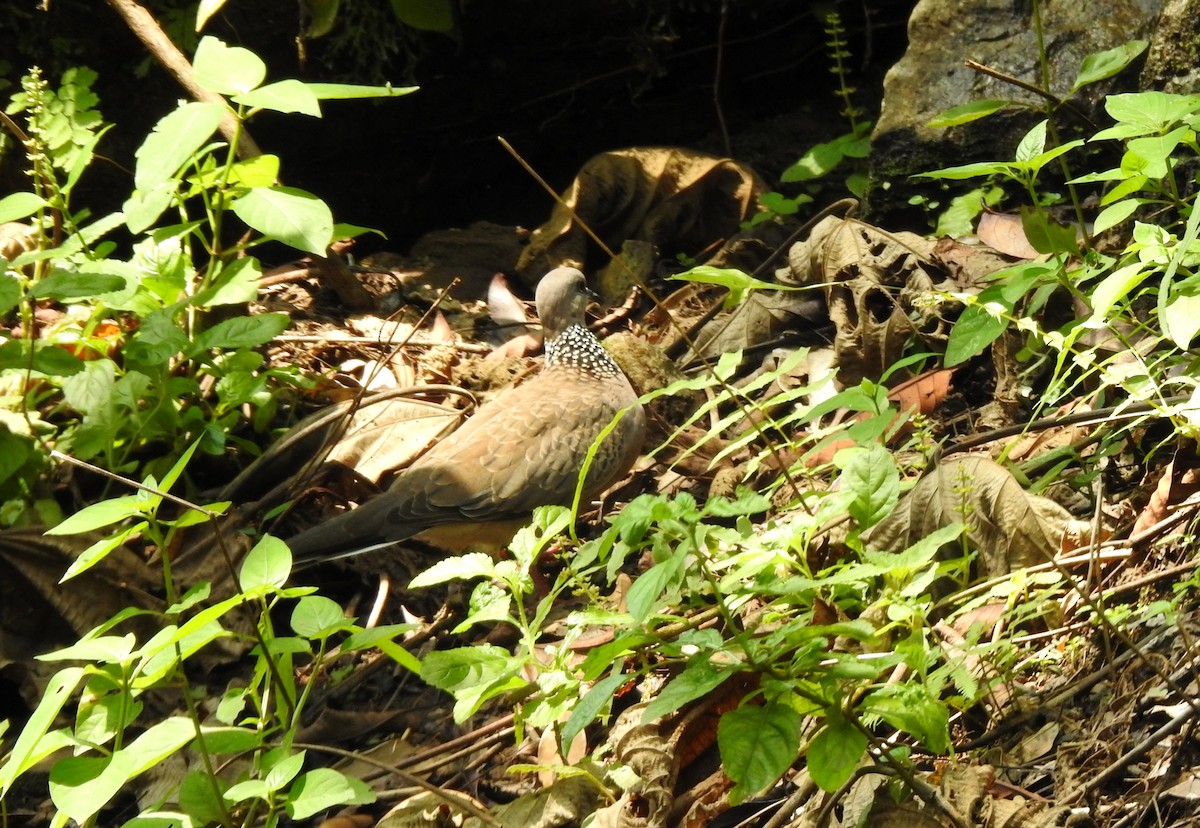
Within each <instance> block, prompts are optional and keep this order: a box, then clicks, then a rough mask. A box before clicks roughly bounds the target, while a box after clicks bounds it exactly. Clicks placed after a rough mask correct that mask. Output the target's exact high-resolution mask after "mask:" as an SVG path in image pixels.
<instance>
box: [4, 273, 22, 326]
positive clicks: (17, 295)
mask: <svg viewBox="0 0 1200 828" xmlns="http://www.w3.org/2000/svg"><path fill="white" fill-rule="evenodd" d="M20 303H21V283H20V282H19V281H17V277H16V276H13V275H12V274H11V273H0V316H3V315H4V314H6V313H8V312H9V311H10V310H12V309H13V308H15V307H16V306H17V305H19V304H20Z"/></svg>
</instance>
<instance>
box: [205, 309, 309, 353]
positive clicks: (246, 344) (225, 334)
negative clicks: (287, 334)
mask: <svg viewBox="0 0 1200 828" xmlns="http://www.w3.org/2000/svg"><path fill="white" fill-rule="evenodd" d="M289 324H291V319H289V318H288V315H287V314H286V313H264V314H262V315H261V316H235V317H233V318H232V319H226V320H224V321H223V322H218V323H217V324H215V325H213V326H212V327H211V328H209V329H208V330H207V331H205V332H204V333H202V334H200V335H199V336H198V337H196V341H195V342H194V343H192V347H191V348H190V349H189V352H190V353H191V354H193V355H196V354H202V353H204V352H206V351H209V350H213V349H218V350H223V351H236V350H237V349H239V348H257V347H258V346H259V345H265V344H267V343H268V342H270V341H271V340H272V339H274V338H275V337H277V336H279V334H281V333H283V332H284V330H286V329H287V326H288V325H289Z"/></svg>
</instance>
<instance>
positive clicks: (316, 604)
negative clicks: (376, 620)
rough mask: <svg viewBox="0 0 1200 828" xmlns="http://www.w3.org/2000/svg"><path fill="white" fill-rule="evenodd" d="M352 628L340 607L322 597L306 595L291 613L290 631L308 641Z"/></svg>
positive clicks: (350, 621)
mask: <svg viewBox="0 0 1200 828" xmlns="http://www.w3.org/2000/svg"><path fill="white" fill-rule="evenodd" d="M280 543H282V542H280ZM353 626H354V622H353V621H352V620H351V619H349V618H347V617H346V614H345V613H344V612H343V611H342V608H341V606H340V605H339V604H338V603H337V602H336V601H333V600H331V599H329V598H326V597H325V596H324V595H307V596H305V597H304V598H301V599H300V600H299V601H298V602H297V603H296V608H295V609H294V610H293V611H292V629H293V630H295V632H296V635H302V636H304V637H305V638H308V639H323V638H328V637H329V636H331V635H333V634H334V633H336V632H340V631H342V630H346V629H349V628H351V627H353Z"/></svg>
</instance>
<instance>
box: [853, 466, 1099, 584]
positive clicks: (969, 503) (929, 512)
mask: <svg viewBox="0 0 1200 828" xmlns="http://www.w3.org/2000/svg"><path fill="white" fill-rule="evenodd" d="M960 522H961V523H963V524H965V525H966V526H967V537H968V539H969V541H970V543H971V545H972V546H973V547H974V548H975V549H977V550H979V557H978V559H977V572H976V575H977V576H978V577H985V578H990V577H996V576H998V575H1004V574H1007V573H1009V572H1011V571H1012V570H1014V569H1019V568H1021V567H1026V566H1033V565H1035V564H1039V563H1044V562H1046V561H1047V560H1050V559H1051V558H1052V557H1053V556H1054V555H1056V554H1058V553H1059V552H1060V551H1061V550H1062V548H1063V541H1064V538H1065V537H1066V535H1067V534H1068V533H1069V532H1081V531H1082V532H1086V531H1087V527H1088V524H1087V522H1086V521H1077V520H1074V519H1073V518H1072V517H1071V515H1070V513H1069V512H1067V510H1066V509H1064V508H1063V507H1062V506H1059V505H1058V504H1057V503H1055V502H1054V501H1053V500H1050V499H1049V498H1045V497H1041V496H1039V495H1031V494H1029V493H1028V492H1026V491H1025V490H1024V489H1022V488H1021V485H1020V484H1019V483H1018V482H1017V480H1016V478H1014V477H1013V476H1012V474H1011V473H1010V472H1009V471H1008V470H1007V469H1005V468H1004V467H1003V466H1001V465H1000V464H998V463H996V462H995V461H993V460H991V459H989V458H987V457H983V456H981V455H968V456H965V457H952V458H949V459H947V460H943V461H942V462H941V463H939V464H938V465H937V466H936V467H935V468H934V469H933V470H932V471H930V472H929V473H928V474H926V475H925V476H924V477H923V478H921V480H920V481H918V482H917V485H916V486H914V487H913V488H912V489H911V490H910V491H909V492H908V493H907V494H906V495H905V496H904V497H903V498H902V499H901V500H900V502H899V503H898V504H897V506H896V508H895V509H894V510H893V511H892V513H891V514H890V515H889V516H888V517H886V518H884V520H883V521H881V522H880V523H878V524H877V525H875V526H873V527H872V528H871V529H870V530H869V531H868V532H867V533H866V535H865V540H867V542H868V543H869V544H871V546H873V547H874V548H877V549H885V550H889V551H893V552H900V551H903V550H904V549H907V548H908V547H910V546H911V545H912V544H914V543H915V542H917V541H918V540H920V539H921V538H924V537H926V536H927V535H929V534H930V533H932V532H934V531H936V530H938V529H941V528H943V527H945V526H949V525H950V524H952V523H960Z"/></svg>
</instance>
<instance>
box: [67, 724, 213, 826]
mask: <svg viewBox="0 0 1200 828" xmlns="http://www.w3.org/2000/svg"><path fill="white" fill-rule="evenodd" d="M195 735H196V730H195V725H194V724H193V723H192V722H191V720H190V719H187V718H185V717H182V716H178V717H174V718H170V719H165V720H163V721H161V722H158V723H157V724H154V725H152V726H151V727H150V728H149V729H148V730H146V731H145V732H144V733H142V734H141V735H139V736H138V737H137V738H136V739H134V740H133V741H132V742H131V743H129V744H128V745H127V746H126V747H124V748H122V749H121V750H118V751H116V752H115V753H113V754H112V756H107V757H90V756H88V757H71V758H68V759H63V760H61V761H59V762H56V763H55V764H54V767H53V768H51V770H50V798H51V799H52V800H53V801H54V804H55V805H56V806H58V808H59V810H61V811H62V812H63V813H64V814H65V815H67V816H68V817H70V818H71V819H74V820H75V821H76V822H78V823H80V824H83V823H85V822H87V821H88V820H89V819H91V817H93V816H94V815H95V814H96V813H98V812H99V811H100V809H101V808H103V807H104V806H105V805H107V804H108V802H109V801H110V800H111V799H112V798H113V797H114V796H116V794H117V792H118V791H120V790H121V788H123V787H124V786H125V785H126V783H128V782H129V780H131V779H133V778H135V777H137V776H139V775H140V774H142V773H144V772H145V771H147V770H149V769H150V768H152V767H154V766H155V765H157V764H159V763H160V762H162V761H163V760H165V759H166V758H167V757H168V756H171V755H172V754H174V753H176V752H177V751H178V750H179V749H180V748H182V747H183V746H184V745H186V744H187V743H188V742H190V741H191V740H192V738H193V737H194V736H195Z"/></svg>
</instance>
